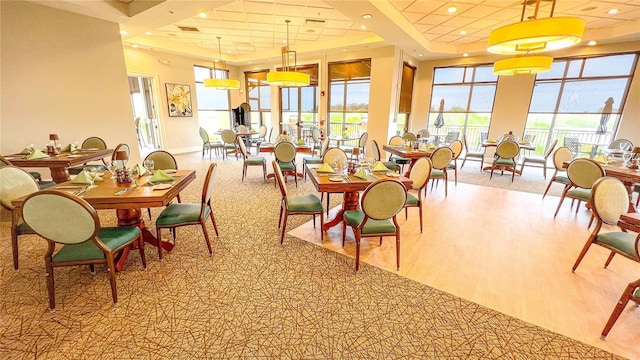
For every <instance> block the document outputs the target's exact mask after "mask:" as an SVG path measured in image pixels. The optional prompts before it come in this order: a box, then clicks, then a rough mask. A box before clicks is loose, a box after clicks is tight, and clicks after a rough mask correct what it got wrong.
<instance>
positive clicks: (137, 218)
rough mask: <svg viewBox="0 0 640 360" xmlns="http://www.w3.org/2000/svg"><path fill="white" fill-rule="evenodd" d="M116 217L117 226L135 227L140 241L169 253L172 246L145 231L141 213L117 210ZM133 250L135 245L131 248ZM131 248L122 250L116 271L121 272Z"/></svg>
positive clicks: (131, 210) (133, 210) (135, 210)
mask: <svg viewBox="0 0 640 360" xmlns="http://www.w3.org/2000/svg"><path fill="white" fill-rule="evenodd" d="M116 216H117V217H118V226H137V227H139V228H140V230H141V231H142V239H143V241H144V242H146V243H149V244H151V245H153V246H158V244H160V246H162V248H163V249H164V250H166V251H171V250H172V249H173V246H174V244H173V243H170V242H167V241H159V240H158V238H157V237H156V236H155V235H154V234H153V233H152V232H151V231H149V229H147V227H146V225H145V223H144V220H143V219H142V212H141V211H140V209H117V210H116ZM133 247H134V248H135V247H136V245H134V246H133ZM130 251H131V246H127V247H125V248H124V249H123V250H122V253H121V254H120V256H119V257H118V258H117V259H116V271H122V269H123V268H124V263H125V262H126V261H127V257H128V256H129V252H130Z"/></svg>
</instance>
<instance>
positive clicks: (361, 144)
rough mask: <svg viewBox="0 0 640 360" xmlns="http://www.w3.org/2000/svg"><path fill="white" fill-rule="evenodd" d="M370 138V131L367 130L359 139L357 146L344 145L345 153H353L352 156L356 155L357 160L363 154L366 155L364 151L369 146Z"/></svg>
mask: <svg viewBox="0 0 640 360" xmlns="http://www.w3.org/2000/svg"><path fill="white" fill-rule="evenodd" d="M368 140H369V133H368V132H366V131H365V132H363V133H362V134H361V135H360V139H358V145H357V146H344V147H343V150H344V152H345V153H347V154H351V155H352V158H353V157H355V158H356V160H357V159H359V158H360V157H361V156H364V152H365V149H366V147H367V141H368ZM356 149H357V150H356Z"/></svg>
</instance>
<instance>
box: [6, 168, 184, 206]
mask: <svg viewBox="0 0 640 360" xmlns="http://www.w3.org/2000/svg"><path fill="white" fill-rule="evenodd" d="M170 175H171V176H173V177H174V178H175V180H174V181H173V182H171V183H164V184H171V185H172V186H171V187H170V188H169V189H165V190H156V189H154V187H153V186H150V185H143V184H145V182H146V180H147V177H146V176H143V177H141V178H139V179H138V181H137V184H138V185H139V186H138V187H136V188H134V189H132V190H130V191H128V192H126V193H125V194H123V195H116V193H117V192H118V191H120V190H122V189H125V188H127V187H129V186H131V184H130V183H128V184H126V183H125V184H118V183H116V182H115V181H113V180H112V179H111V176H110V174H109V172H108V171H107V172H105V173H104V174H103V176H104V180H103V181H97V182H95V185H97V187H96V188H94V189H91V190H89V191H87V192H85V193H83V194H82V195H81V196H82V197H83V198H84V199H85V200H87V202H88V203H89V204H91V206H93V207H94V208H96V209H131V208H144V207H161V206H165V205H167V204H169V202H171V200H172V199H173V198H174V197H176V196H177V195H178V194H179V193H180V191H182V190H183V189H184V188H186V187H187V185H189V184H190V183H191V182H192V181H193V180H194V179H195V178H196V172H195V171H194V170H178V171H177V172H176V173H175V174H170ZM86 186H88V185H84V184H74V183H72V182H71V181H66V182H63V183H60V184H57V185H55V186H52V187H50V188H49V189H53V190H62V191H70V192H71V191H73V190H77V189H79V188H83V187H86ZM23 200H24V198H19V199H16V200H14V201H12V204H13V205H14V206H16V207H20V206H22V202H23Z"/></svg>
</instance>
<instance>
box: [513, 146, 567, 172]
mask: <svg viewBox="0 0 640 360" xmlns="http://www.w3.org/2000/svg"><path fill="white" fill-rule="evenodd" d="M557 144H558V139H555V140H553V141H552V142H551V144H549V147H548V148H547V150H546V151H545V152H544V155H543V156H537V155H531V156H525V157H523V158H522V165H520V173H521V174H522V171H523V170H524V165H525V164H527V163H529V166H531V164H537V165H540V166H542V176H543V177H544V178H545V179H546V178H547V160H548V159H549V156H551V153H552V152H553V150H554V149H555V148H556V145H557Z"/></svg>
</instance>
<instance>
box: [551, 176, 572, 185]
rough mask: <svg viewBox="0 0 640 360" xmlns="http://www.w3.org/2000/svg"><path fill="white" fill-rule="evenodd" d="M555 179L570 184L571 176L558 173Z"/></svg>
mask: <svg viewBox="0 0 640 360" xmlns="http://www.w3.org/2000/svg"><path fill="white" fill-rule="evenodd" d="M555 181H556V182H559V183H562V184H569V183H570V182H571V181H569V178H568V177H566V176H562V175H557V176H556V177H555Z"/></svg>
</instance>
